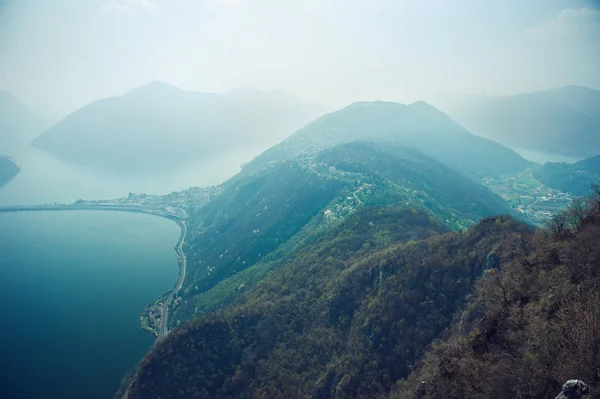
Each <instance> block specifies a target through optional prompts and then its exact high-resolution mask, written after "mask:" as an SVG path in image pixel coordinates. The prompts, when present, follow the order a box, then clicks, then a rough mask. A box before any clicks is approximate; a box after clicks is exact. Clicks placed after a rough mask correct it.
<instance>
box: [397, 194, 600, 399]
mask: <svg viewBox="0 0 600 399" xmlns="http://www.w3.org/2000/svg"><path fill="white" fill-rule="evenodd" d="M599 236H600V188H599V187H598V186H596V187H595V189H594V192H593V196H592V197H591V198H589V199H587V200H585V201H583V202H579V204H578V205H577V206H574V207H572V208H571V209H570V210H569V211H567V212H566V213H565V214H562V215H559V216H557V217H556V218H555V219H554V220H553V222H552V223H551V224H550V228H549V229H548V230H546V231H543V232H539V233H538V234H537V235H535V236H532V237H529V238H528V239H527V240H525V241H523V242H522V243H521V244H520V245H518V246H515V247H513V248H512V251H513V252H514V253H515V254H516V255H517V256H516V257H515V259H514V260H513V261H511V262H503V264H502V268H501V269H499V270H494V271H489V272H486V273H485V276H484V278H483V279H482V280H481V281H480V282H479V283H478V284H477V290H476V292H475V295H473V296H472V297H471V299H470V301H469V303H468V305H467V306H466V310H465V311H464V312H463V313H462V314H461V315H460V318H457V319H456V322H455V323H454V325H453V327H452V329H451V334H448V335H447V336H446V337H444V339H442V340H440V341H439V342H438V343H436V345H434V346H433V348H432V350H431V351H429V353H428V354H427V355H426V356H425V357H424V358H423V360H422V361H421V362H420V365H419V367H418V368H417V370H416V371H414V372H413V373H412V375H411V376H410V377H409V379H408V380H407V381H406V382H404V383H401V384H399V385H398V389H397V392H395V394H394V395H392V397H395V398H414V397H415V396H418V397H420V398H458V397H465V398H491V397H493V398H500V399H501V398H515V397H517V398H519V397H521V398H554V397H556V394H557V393H558V392H559V391H560V386H561V385H562V384H563V383H564V382H565V381H566V380H569V379H574V378H576V379H581V380H583V381H584V382H585V383H586V384H588V385H589V386H590V387H591V390H592V392H591V395H590V396H589V397H590V398H597V397H599V395H600V374H599V373H598V371H599V370H600V294H599V292H600V291H599V288H600V246H599V245H598V237H599Z"/></svg>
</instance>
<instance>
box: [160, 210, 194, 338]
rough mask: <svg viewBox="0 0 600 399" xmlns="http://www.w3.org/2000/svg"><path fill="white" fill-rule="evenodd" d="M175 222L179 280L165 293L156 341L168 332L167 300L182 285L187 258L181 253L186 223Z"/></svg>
mask: <svg viewBox="0 0 600 399" xmlns="http://www.w3.org/2000/svg"><path fill="white" fill-rule="evenodd" d="M177 224H178V225H179V226H180V227H181V238H179V243H178V244H177V257H179V260H180V262H181V273H179V280H177V284H175V288H173V291H171V292H170V293H169V295H167V299H166V300H165V303H164V305H163V308H162V312H161V315H160V332H159V333H158V338H157V339H156V342H158V341H160V340H162V339H163V338H164V337H166V336H167V334H168V333H169V329H168V328H167V324H168V322H169V302H171V300H172V299H173V297H174V296H175V294H176V293H177V292H178V291H179V290H180V289H181V286H182V285H183V280H185V269H186V263H187V259H186V258H185V254H184V253H183V242H184V241H185V236H186V234H187V225H186V224H185V221H183V220H177Z"/></svg>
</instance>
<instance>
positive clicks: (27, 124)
mask: <svg viewBox="0 0 600 399" xmlns="http://www.w3.org/2000/svg"><path fill="white" fill-rule="evenodd" d="M47 126H48V122H47V121H46V120H44V119H43V118H42V117H40V116H38V115H36V114H34V113H33V112H31V111H29V110H28V109H27V107H25V106H24V105H23V104H22V103H21V102H19V100H17V99H16V98H15V97H13V96H12V95H10V94H9V93H7V92H5V91H0V151H1V152H2V153H3V154H7V155H14V153H15V152H18V151H19V150H20V149H22V148H23V147H27V146H28V145H29V142H30V141H31V140H32V139H33V138H34V137H35V136H36V135H38V134H40V133H41V132H42V131H43V129H45V128H46V127H47Z"/></svg>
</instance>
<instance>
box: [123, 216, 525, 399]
mask: <svg viewBox="0 0 600 399" xmlns="http://www.w3.org/2000/svg"><path fill="white" fill-rule="evenodd" d="M446 231H447V230H446V228H444V227H443V226H442V225H440V224H439V223H437V222H436V221H434V220H432V219H431V217H430V215H428V213H427V212H421V211H417V210H413V209H396V208H378V207H371V208H363V209H361V210H359V211H358V212H356V213H355V214H353V215H352V216H350V217H348V218H347V219H346V220H345V221H344V222H343V223H341V224H340V225H339V226H337V227H336V228H335V229H333V230H331V231H330V232H329V233H327V234H325V235H324V236H323V237H322V238H320V239H319V240H317V241H316V242H315V243H314V244H312V245H309V246H307V247H305V248H304V249H302V250H301V251H300V252H299V253H298V254H297V256H295V257H294V258H293V259H290V260H288V261H286V262H284V264H283V265H282V266H281V267H280V268H279V269H278V270H277V271H275V272H273V273H272V274H271V275H270V276H268V277H267V278H265V279H264V280H263V281H262V282H260V283H259V284H258V285H257V286H256V287H254V288H253V289H251V290H249V291H247V292H246V293H245V294H244V295H243V296H242V297H241V298H240V299H239V300H238V301H237V302H236V303H235V304H234V305H233V306H232V307H230V308H229V309H228V310H227V311H226V312H224V313H213V314H207V315H203V316H200V317H198V318H197V319H195V320H194V321H193V322H191V323H189V324H186V325H185V326H183V327H182V328H181V329H178V330H176V331H175V332H174V333H173V334H172V335H170V336H169V337H168V338H167V339H165V340H164V341H163V342H161V343H159V344H158V345H157V346H156V347H155V348H154V349H153V350H152V351H151V352H150V354H148V356H146V358H145V359H144V360H143V361H142V363H141V365H140V368H139V370H138V373H137V376H136V378H135V380H134V381H133V384H132V386H131V389H130V390H129V395H128V397H129V398H135V399H143V398H152V397H161V398H178V397H181V398H183V397H198V398H209V397H211V398H226V397H236V398H253V397H269V398H299V397H318V398H333V397H349V398H354V397H384V395H386V394H388V393H389V392H390V389H391V388H392V387H393V386H394V384H395V382H396V381H397V380H399V379H401V378H403V377H407V376H408V375H409V373H410V370H411V366H412V364H413V363H414V362H415V361H416V360H417V359H418V358H419V357H420V356H421V354H422V353H423V351H424V350H425V349H426V348H427V347H428V345H429V344H430V343H431V342H432V341H433V340H434V339H435V338H436V337H437V336H438V335H439V334H440V333H442V332H443V331H444V330H445V329H446V328H447V327H448V326H449V325H450V324H451V322H452V316H453V314H454V313H455V312H456V311H457V310H458V309H460V308H461V307H462V306H463V305H464V303H465V297H466V296H467V294H468V293H469V292H470V291H471V289H472V288H473V286H474V284H475V282H476V281H477V280H478V279H479V278H480V276H481V275H482V274H483V273H484V271H485V270H487V269H491V268H494V267H497V265H498V263H499V262H501V261H502V260H503V259H502V258H501V255H500V254H502V257H505V255H504V254H505V253H508V252H509V249H510V245H511V243H512V242H517V241H519V240H520V239H521V237H522V236H523V235H526V234H528V232H529V228H528V227H526V226H524V225H521V224H519V223H517V222H515V221H513V220H511V219H510V218H492V219H487V220H485V221H483V222H481V223H479V224H478V225H476V226H475V227H473V228H472V229H470V230H469V231H467V232H464V233H461V234H458V233H446Z"/></svg>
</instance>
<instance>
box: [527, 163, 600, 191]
mask: <svg viewBox="0 0 600 399" xmlns="http://www.w3.org/2000/svg"><path fill="white" fill-rule="evenodd" d="M533 173H534V176H535V178H536V179H538V180H539V181H540V182H541V183H543V184H545V185H546V186H548V187H551V188H555V189H557V190H561V191H566V192H569V193H572V194H574V195H586V194H589V192H590V187H591V185H592V184H594V183H596V182H598V181H599V180H600V155H596V156H594V157H590V158H587V159H583V160H581V161H578V162H575V163H573V164H569V163H564V162H548V163H546V164H545V165H543V166H540V167H536V168H535V169H534V172H533Z"/></svg>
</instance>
